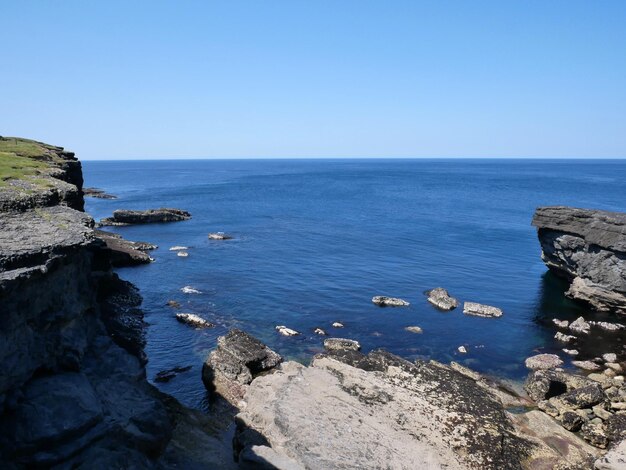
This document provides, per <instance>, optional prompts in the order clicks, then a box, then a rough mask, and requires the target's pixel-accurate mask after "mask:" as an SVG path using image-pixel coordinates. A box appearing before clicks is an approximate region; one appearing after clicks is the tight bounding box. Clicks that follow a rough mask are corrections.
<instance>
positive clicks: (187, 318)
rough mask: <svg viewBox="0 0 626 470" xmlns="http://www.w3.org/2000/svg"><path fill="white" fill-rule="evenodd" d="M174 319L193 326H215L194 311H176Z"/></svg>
mask: <svg viewBox="0 0 626 470" xmlns="http://www.w3.org/2000/svg"><path fill="white" fill-rule="evenodd" d="M176 320H178V321H179V322H181V323H185V324H187V325H190V326H193V327H194V328H213V327H214V326H215V325H214V324H213V323H211V322H210V321H207V320H205V319H204V318H202V317H199V316H198V315H196V314H194V313H177V314H176Z"/></svg>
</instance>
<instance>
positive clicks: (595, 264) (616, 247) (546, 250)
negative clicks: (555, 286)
mask: <svg viewBox="0 0 626 470" xmlns="http://www.w3.org/2000/svg"><path fill="white" fill-rule="evenodd" d="M532 224H533V225H534V226H535V227H537V229H538V236H539V242H540V243H541V250H542V259H543V261H544V262H545V263H546V265H547V266H548V268H550V270H552V271H553V272H554V273H556V274H558V275H560V276H562V277H565V278H566V279H568V280H569V281H570V282H571V285H570V288H569V290H568V291H567V293H566V295H567V296H568V297H571V298H572V299H576V300H580V301H583V302H585V303H586V304H588V305H590V306H591V307H593V308H594V309H596V310H599V311H603V312H606V311H615V312H619V313H622V314H626V214H624V213H618V212H607V211H599V210H588V209H577V208H573V207H563V206H554V207H540V208H538V209H537V211H536V212H535V215H534V217H533V221H532Z"/></svg>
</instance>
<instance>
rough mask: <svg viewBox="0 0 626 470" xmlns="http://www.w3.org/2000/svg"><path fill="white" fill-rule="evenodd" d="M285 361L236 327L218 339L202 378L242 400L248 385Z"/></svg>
mask: <svg viewBox="0 0 626 470" xmlns="http://www.w3.org/2000/svg"><path fill="white" fill-rule="evenodd" d="M281 361H282V358H281V357H280V355H278V354H277V353H275V352H274V351H272V350H271V349H270V348H268V347H267V346H265V345H264V344H263V343H261V342H260V341H259V340H258V339H256V338H254V337H252V336H250V335H249V334H247V333H245V332H243V331H241V330H238V329H232V330H230V331H229V332H228V334H227V335H226V336H220V337H219V338H218V340H217V348H216V349H215V350H214V351H212V352H211V353H210V354H209V357H208V358H207V359H206V361H205V363H204V365H203V368H202V381H203V382H204V385H205V387H206V388H207V390H209V391H210V392H212V393H213V392H214V393H218V394H220V395H221V396H222V397H224V398H225V399H226V400H228V401H230V402H231V403H233V404H235V405H236V404H238V403H239V400H241V398H243V395H244V393H245V390H246V388H245V386H246V385H248V384H249V383H250V382H251V381H252V379H253V378H254V377H256V376H257V375H258V374H260V373H261V372H264V371H267V370H270V369H272V368H273V367H275V366H276V365H278V364H279V363H280V362H281Z"/></svg>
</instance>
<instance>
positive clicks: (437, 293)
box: [426, 287, 459, 310]
mask: <svg viewBox="0 0 626 470" xmlns="http://www.w3.org/2000/svg"><path fill="white" fill-rule="evenodd" d="M426 295H427V296H428V301H429V302H430V303H431V304H433V305H434V306H435V307H437V308H438V309H440V310H453V309H455V308H456V307H457V306H458V305H459V301H458V300H457V299H455V298H454V297H452V296H451V295H450V294H448V291H447V290H445V289H444V288H443V287H436V288H435V289H431V290H429V291H428V292H426Z"/></svg>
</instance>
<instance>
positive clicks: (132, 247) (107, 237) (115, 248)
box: [94, 230, 157, 268]
mask: <svg viewBox="0 0 626 470" xmlns="http://www.w3.org/2000/svg"><path fill="white" fill-rule="evenodd" d="M94 234H95V236H96V237H97V238H98V239H99V240H101V241H102V242H104V244H105V245H106V247H107V248H108V249H109V250H110V254H109V258H110V260H111V264H112V265H113V266H115V267H117V268H119V267H125V266H135V265H138V264H146V263H150V262H151V261H154V260H153V259H152V258H150V256H149V255H148V254H147V253H146V251H148V250H153V249H155V248H157V246H156V245H153V244H152V243H147V242H133V241H129V240H125V239H124V238H122V236H121V235H118V234H116V233H111V232H105V231H103V230H94Z"/></svg>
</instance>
